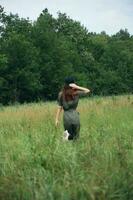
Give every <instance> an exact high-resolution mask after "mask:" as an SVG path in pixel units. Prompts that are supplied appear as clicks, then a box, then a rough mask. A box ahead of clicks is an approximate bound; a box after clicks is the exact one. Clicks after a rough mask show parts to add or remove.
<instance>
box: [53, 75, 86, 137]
mask: <svg viewBox="0 0 133 200" xmlns="http://www.w3.org/2000/svg"><path fill="white" fill-rule="evenodd" d="M89 92H90V90H89V89H87V88H84V87H80V86H78V85H76V84H75V82H74V79H73V78H72V77H67V78H65V85H64V88H63V90H62V91H61V92H60V93H59V95H58V104H59V107H58V110H57V114H56V119H55V125H56V126H58V124H59V118H60V113H61V111H62V110H64V115H63V124H64V129H65V132H64V139H65V140H73V139H76V138H77V137H78V136H79V131H80V120H79V113H78V112H77V111H76V108H77V106H78V101H79V97H80V96H84V95H86V94H88V93H89Z"/></svg>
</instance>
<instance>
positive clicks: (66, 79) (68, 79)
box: [64, 76, 75, 86]
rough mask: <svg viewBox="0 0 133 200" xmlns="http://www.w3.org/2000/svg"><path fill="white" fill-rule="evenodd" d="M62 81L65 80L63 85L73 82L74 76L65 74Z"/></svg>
mask: <svg viewBox="0 0 133 200" xmlns="http://www.w3.org/2000/svg"><path fill="white" fill-rule="evenodd" d="M64 81H65V85H67V86H69V84H70V83H75V80H74V77H72V76H67V77H66V78H65V80H64Z"/></svg>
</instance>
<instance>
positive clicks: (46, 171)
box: [0, 96, 133, 200]
mask: <svg viewBox="0 0 133 200" xmlns="http://www.w3.org/2000/svg"><path fill="white" fill-rule="evenodd" d="M56 109H57V105H56V103H55V102H54V103H38V104H29V105H21V106H19V105H18V106H17V105H16V106H10V107H0V200H6V199H7V200H45V199H46V200H56V199H57V200H60V199H61V200H86V199H90V200H108V199H109V200H111V199H118V200H131V199H132V198H133V142H132V141H133V96H119V97H108V98H89V99H82V100H81V101H80V103H79V107H78V110H79V112H80V119H81V131H80V138H79V139H78V140H77V141H76V142H72V141H69V142H64V141H63V140H62V135H63V134H62V133H63V126H62V122H61V123H60V126H59V127H58V128H56V127H55V125H54V118H55V113H56Z"/></svg>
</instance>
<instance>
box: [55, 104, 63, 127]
mask: <svg viewBox="0 0 133 200" xmlns="http://www.w3.org/2000/svg"><path fill="white" fill-rule="evenodd" d="M61 111H62V106H59V107H58V109H57V113H56V118H55V126H56V127H57V126H58V124H59V119H60V114H61Z"/></svg>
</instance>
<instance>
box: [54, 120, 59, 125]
mask: <svg viewBox="0 0 133 200" xmlns="http://www.w3.org/2000/svg"><path fill="white" fill-rule="evenodd" d="M58 125H59V120H58V119H56V120H55V126H56V127H58Z"/></svg>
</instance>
